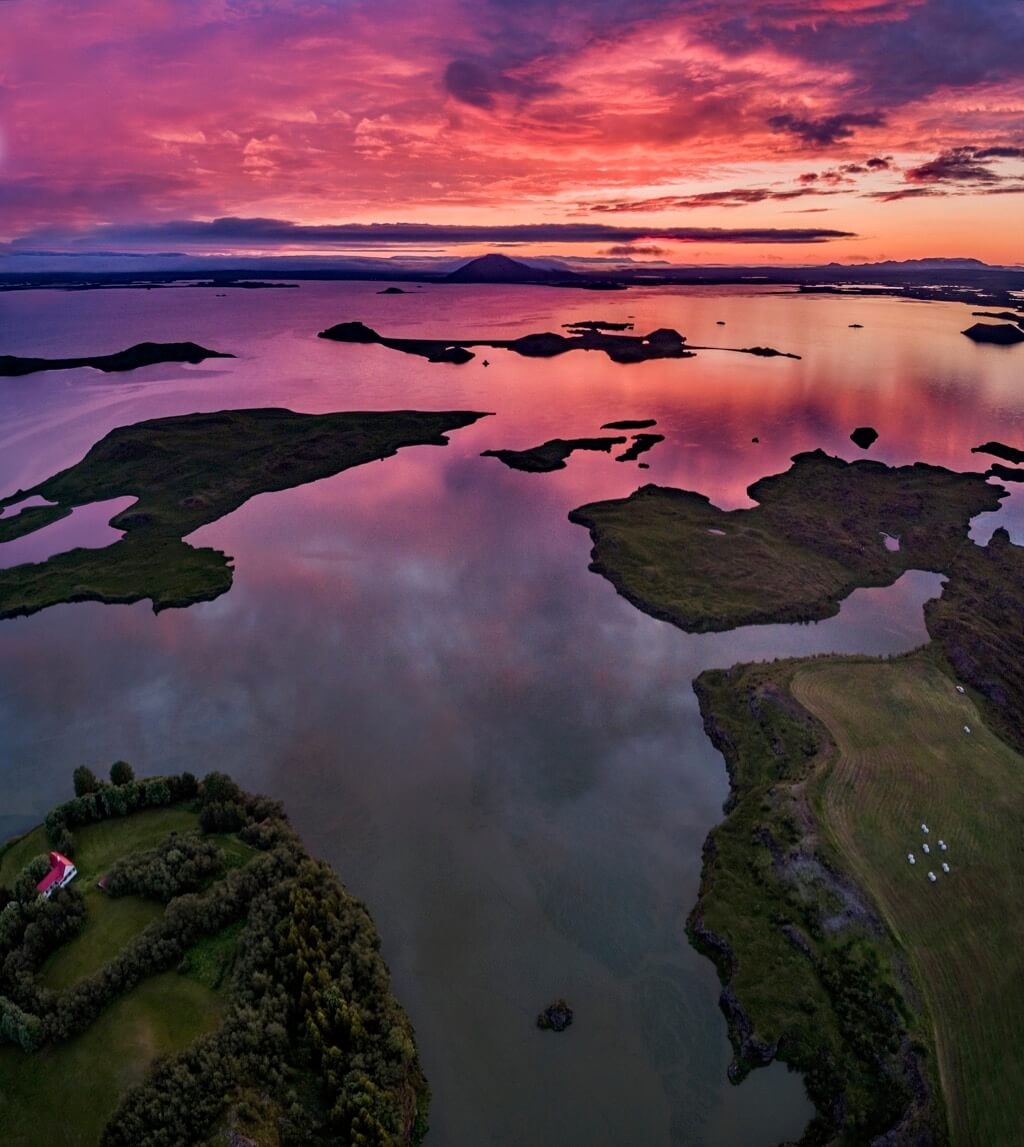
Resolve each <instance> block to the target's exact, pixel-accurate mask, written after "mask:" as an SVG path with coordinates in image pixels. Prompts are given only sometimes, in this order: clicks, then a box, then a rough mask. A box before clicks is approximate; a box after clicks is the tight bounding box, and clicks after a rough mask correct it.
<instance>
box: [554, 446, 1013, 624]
mask: <svg viewBox="0 0 1024 1147" xmlns="http://www.w3.org/2000/svg"><path fill="white" fill-rule="evenodd" d="M747 492H748V494H749V495H750V497H751V498H753V499H754V500H755V501H756V502H758V503H759V505H757V506H755V507H754V508H753V509H749V510H730V511H727V510H720V509H719V508H718V507H717V506H714V505H712V504H711V502H710V501H709V499H708V498H707V497H705V496H704V495H703V494H697V493H693V492H691V491H688V490H675V489H669V488H666V487H661V486H644V487H642V488H641V489H639V490H637V491H636V492H635V493H634V494H632V495H630V497H628V498H621V499H615V500H611V501H606V502H593V503H591V504H590V505H586V506H581V507H579V508H578V509H576V510H573V511H572V512H571V513H570V514H569V520H570V521H572V522H576V523H577V524H579V525H582V526H586V527H587V528H588V529H589V530H590V534H591V537H592V539H593V542H594V548H593V552H592V555H591V557H592V561H591V567H590V568H591V569H592V570H594V571H595V572H596V573H600V574H603V575H604V576H605V577H606V578H608V580H609V581H611V582H612V584H613V585H614V586H615V588H616V589H617V590H618V591H619V593H621V594H622V595H623V596H624V597H625V598H626V599H627V600H629V601H630V602H632V603H633V604H634V605H636V606H637V608H639V609H642V610H643V611H644V612H645V613H649V614H651V615H652V616H654V617H658V618H661V619H663V620H665V621H670V622H672V623H673V624H674V625H678V626H679V627H680V628H682V629H685V630H686V631H687V632H689V633H706V632H720V631H722V630H727V629H734V628H736V627H737V626H741V625H759V624H768V623H772V622H796V621H816V620H819V619H821V618H825V617H831V616H832V615H834V614H835V613H837V612H838V611H839V605H840V602H841V601H842V600H843V599H844V598H845V597H847V596H848V595H849V594H850V593H851V592H852V591H853V590H854V589H857V588H859V587H861V586H882V585H891V584H892V583H893V582H894V581H896V579H897V578H898V577H900V575H901V574H903V573H904V572H906V571H907V570H910V569H924V570H934V571H937V572H942V571H945V570H946V569H948V568H949V566H950V565H951V563H952V561H953V559H954V558H955V556H956V554H957V552H958V551H959V549H960V548H961V547H962V546H964V545H966V544H968V538H967V529H968V525H969V522H970V520H971V518H972V517H974V515H976V514H980V513H982V512H984V511H986V510H996V509H998V508H999V503H1000V499H1002V498H1004V497H1006V492H1005V491H1004V490H1001V489H1000V488H999V487H996V486H992V485H990V484H989V483H988V482H987V481H986V480H985V477H984V475H981V474H958V473H954V472H953V471H951V470H945V469H942V468H941V467H938V466H926V465H924V464H922V463H917V464H916V465H913V466H900V467H895V468H893V467H888V466H885V465H884V464H882V463H880V462H873V461H868V460H861V461H857V462H849V463H848V462H844V461H842V460H841V459H839V458H832V457H830V456H829V455H827V454H825V453H824V452H822V451H820V450H816V451H813V452H811V453H807V454H798V455H797V456H796V457H795V458H794V459H793V466H792V467H791V468H790V469H789V470H787V471H786V472H785V473H783V474H776V475H774V476H772V477H768V478H762V479H761V480H760V481H758V482H755V483H754V484H753V485H752V486H750V488H749V489H748V491H747ZM883 534H887V535H889V536H890V537H893V538H896V539H898V540H899V548H898V549H896V550H890V549H888V548H887V547H886V546H885V544H884V539H883Z"/></svg>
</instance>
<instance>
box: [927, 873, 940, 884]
mask: <svg viewBox="0 0 1024 1147" xmlns="http://www.w3.org/2000/svg"><path fill="white" fill-rule="evenodd" d="M928 879H929V880H930V881H931V882H932V884H934V883H935V881H936V880H938V877H937V876H936V875H935V873H934V872H929V873H928Z"/></svg>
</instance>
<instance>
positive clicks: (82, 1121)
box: [0, 806, 253, 1147]
mask: <svg viewBox="0 0 1024 1147" xmlns="http://www.w3.org/2000/svg"><path fill="white" fill-rule="evenodd" d="M197 826H198V817H197V815H196V814H195V813H194V812H192V811H190V810H189V809H186V808H184V807H181V806H173V807H170V808H159V809H146V810H144V811H142V812H137V813H133V814H132V815H130V816H128V817H123V818H118V819H115V820H109V821H101V822H100V823H98V824H92V825H86V826H83V827H82V828H79V829H76V830H75V857H74V860H75V864H76V866H77V868H78V876H77V877H76V879H75V882H74V886H75V887H76V888H77V889H78V890H79V891H80V892H81V894H82V896H83V897H84V898H85V904H86V919H85V924H84V926H83V928H82V931H81V932H80V933H79V934H78V935H77V936H75V937H74V938H73V939H72V940H71V941H70V942H69V943H67V944H65V945H63V946H62V947H61V948H59V949H58V950H57V951H56V952H55V953H54V954H53V955H52V956H51V957H50V959H49V960H48V961H47V962H46V964H45V965H44V966H43V968H42V969H41V971H40V978H41V979H42V982H43V983H44V984H45V985H46V986H47V987H51V988H54V989H58V990H59V989H61V988H66V987H69V986H71V985H72V984H74V983H76V982H77V981H78V980H80V979H81V978H82V977H83V976H87V975H90V974H91V973H92V972H95V971H97V970H98V969H99V968H101V967H102V966H103V965H104V964H105V963H106V962H107V961H108V960H110V959H112V958H113V957H114V956H115V955H116V954H117V953H118V952H119V951H120V950H121V948H122V947H123V946H124V944H125V943H126V942H127V941H128V940H130V939H131V937H132V936H134V935H135V934H136V933H138V932H141V931H142V929H143V928H145V927H146V925H147V924H149V923H150V921H151V920H154V919H155V918H156V917H158V916H159V915H160V914H161V913H162V912H163V906H162V905H161V904H158V903H157V902H155V901H150V900H144V899H142V898H141V897H135V896H125V897H120V898H118V899H112V898H111V897H109V896H107V895H106V893H104V892H103V891H101V890H100V889H99V888H98V887H97V886H96V881H97V880H98V879H99V877H100V876H102V875H103V874H104V872H106V871H107V869H109V868H110V866H111V865H112V864H113V863H114V861H115V860H118V859H120V858H121V857H124V856H128V855H130V854H131V853H133V852H139V851H143V850H145V849H149V848H154V847H155V846H156V845H158V844H159V843H160V842H161V841H163V840H165V839H166V838H167V837H168V836H169V835H170V834H171V833H172V832H189V831H191V830H193V829H195V828H196V827H197ZM218 843H220V844H221V845H222V847H224V848H225V850H226V852H227V853H228V860H229V863H234V864H241V863H245V861H246V860H247V859H248V857H249V856H251V854H252V852H253V850H252V849H251V848H249V847H248V846H247V845H244V844H242V843H241V842H240V841H238V840H237V838H234V837H223V838H218ZM48 851H49V845H48V843H47V840H46V834H45V831H44V829H43V828H42V827H39V828H36V829H33V830H32V831H31V832H29V833H27V834H25V836H22V837H19V838H18V839H17V840H15V841H12V842H10V844H8V845H7V847H6V848H5V849H4V851H3V852H2V853H0V883H6V884H10V883H13V881H14V880H15V879H16V877H17V875H18V873H19V872H20V871H21V869H22V868H23V867H24V866H25V865H26V864H27V863H28V862H29V861H30V860H31V859H32V858H33V857H34V856H37V855H39V854H40V853H42V852H48ZM236 933H237V928H236V929H235V930H234V931H233V932H231V936H232V937H234V936H235V935H236ZM218 940H219V938H217V937H215V938H212V939H210V940H207V941H205V942H204V944H205V947H204V948H203V951H205V948H209V947H211V946H215V945H216V943H217V941H218ZM197 955H202V953H201V952H200V953H197ZM222 962H223V961H222ZM203 970H204V968H203V967H199V968H198V970H197V971H196V972H195V973H194V974H190V975H187V976H186V975H180V974H179V973H177V972H163V973H160V974H158V975H156V976H151V977H149V978H148V979H146V980H144V981H143V982H142V983H141V984H139V985H138V987H136V988H135V989H133V990H132V991H131V992H129V993H128V995H126V996H124V997H122V998H120V999H118V1000H116V1001H115V1002H114V1003H113V1004H112V1005H111V1006H110V1007H109V1008H106V1009H105V1010H104V1011H103V1012H102V1013H101V1015H100V1016H99V1018H98V1019H97V1020H96V1022H95V1023H94V1024H92V1025H91V1026H90V1027H89V1028H88V1029H87V1030H86V1031H85V1032H83V1033H82V1034H81V1035H79V1036H76V1037H75V1038H74V1039H72V1040H70V1041H69V1042H67V1043H62V1044H58V1045H56V1046H54V1047H50V1048H47V1049H45V1050H44V1051H42V1052H40V1053H37V1054H35V1055H31V1056H28V1055H25V1054H24V1053H23V1052H21V1050H20V1049H17V1048H14V1047H9V1046H5V1047H0V1144H2V1145H3V1147H35V1145H36V1144H40V1143H46V1144H52V1145H56V1147H94V1145H95V1144H96V1143H98V1142H99V1137H100V1133H101V1132H102V1130H103V1127H104V1125H105V1123H106V1122H107V1120H108V1119H109V1118H110V1116H111V1114H112V1113H113V1111H114V1109H115V1108H116V1107H117V1104H118V1102H119V1100H120V1098H121V1096H122V1095H123V1094H124V1092H125V1091H126V1090H127V1089H128V1088H129V1087H132V1086H134V1085H135V1084H136V1083H140V1082H141V1081H142V1080H143V1078H144V1077H145V1075H146V1072H147V1071H148V1069H149V1066H150V1064H151V1063H152V1062H153V1060H154V1059H155V1058H156V1057H157V1056H158V1055H164V1054H169V1053H173V1052H176V1051H180V1050H181V1049H183V1048H185V1047H187V1046H188V1045H189V1044H190V1043H191V1042H192V1041H193V1040H194V1039H195V1038H196V1036H198V1035H201V1034H202V1033H204V1032H207V1031H212V1030H213V1029H214V1028H216V1027H217V1025H218V1024H219V1023H220V1018H221V1011H222V1006H223V1004H222V996H221V993H220V992H218V991H215V990H213V987H214V986H220V983H221V981H222V980H223V975H221V976H220V977H218V978H217V979H214V978H212V977H211V976H210V975H203V974H200V973H201V972H203Z"/></svg>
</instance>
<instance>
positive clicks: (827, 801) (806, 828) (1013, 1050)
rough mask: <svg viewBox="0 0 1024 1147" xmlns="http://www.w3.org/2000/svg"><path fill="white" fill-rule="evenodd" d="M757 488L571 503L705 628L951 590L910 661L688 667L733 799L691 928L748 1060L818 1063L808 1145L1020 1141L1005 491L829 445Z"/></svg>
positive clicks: (1019, 664) (596, 559)
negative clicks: (996, 523) (742, 495)
mask: <svg viewBox="0 0 1024 1147" xmlns="http://www.w3.org/2000/svg"><path fill="white" fill-rule="evenodd" d="M749 493H750V495H751V497H752V498H754V499H755V500H756V501H757V502H758V503H759V505H758V506H757V507H755V508H754V509H751V510H737V511H732V512H724V511H721V510H719V509H717V508H716V507H714V506H712V505H711V503H710V502H709V501H708V499H707V498H705V497H703V496H701V495H699V494H694V493H690V492H687V491H682V490H670V489H661V488H658V487H654V486H648V487H644V488H643V489H641V490H638V491H637V492H636V493H635V494H633V495H632V496H631V497H630V498H626V499H621V500H618V501H610V502H602V503H594V504H593V505H590V506H584V507H581V508H580V509H579V510H576V511H573V513H572V514H571V515H570V518H571V520H572V521H575V522H578V523H580V524H582V525H585V526H587V527H588V528H589V529H590V531H591V535H592V538H593V540H594V551H593V565H592V568H593V569H594V570H595V571H597V572H600V573H602V574H604V575H605V576H606V577H608V578H609V579H610V580H611V581H612V582H613V584H614V585H615V587H616V588H617V589H618V591H619V592H620V593H622V594H623V595H624V596H625V597H627V598H628V599H629V600H630V601H631V602H633V604H635V605H636V606H637V607H638V608H640V609H642V610H644V611H645V612H647V613H650V614H652V615H653V616H655V617H659V618H663V619H665V620H668V621H671V622H672V623H674V624H676V625H679V626H681V627H682V628H684V629H686V630H688V631H717V630H725V629H731V628H734V627H736V626H739V625H744V624H755V623H772V622H782V621H797V620H811V619H815V618H820V617H826V616H829V615H830V614H834V613H835V612H836V611H837V610H838V607H839V603H840V601H841V600H842V599H843V598H845V597H846V596H847V595H848V594H849V593H850V592H851V590H853V589H854V588H856V587H858V586H868V585H886V584H890V583H892V582H893V581H895V580H896V578H897V577H898V576H899V575H900V574H901V573H902V572H904V571H905V570H908V569H927V570H934V571H937V572H941V573H944V574H945V575H946V577H947V581H946V583H945V584H944V586H943V591H942V594H941V596H940V597H939V598H938V599H936V600H934V601H931V602H929V603H927V605H926V607H925V620H926V624H927V627H928V631H929V634H930V635H931V638H932V641H931V643H930V644H929V645H928V646H927V647H925V649H923V650H921V651H918V652H917V653H914V654H912V655H908V656H906V657H904V658H901V659H898V660H894V661H884V660H880V659H872V658H866V657H860V658H851V657H843V658H837V657H829V658H818V659H813V658H812V659H803V660H795V661H788V662H774V663H771V664H760V665H739V666H735V667H733V668H732V669H729V670H709V671H706V672H705V673H703V674H701V676H700V677H699V678H698V679H697V681H696V682H695V689H696V691H697V695H698V698H699V701H700V706H701V712H702V715H703V717H704V723H705V728H706V730H707V732H708V734H709V736H710V737H711V739H712V741H713V743H714V744H715V745H716V746H717V747H718V748H719V749H720V750H721V752H722V753H723V755H724V757H725V761H726V766H727V768H728V771H729V778H730V793H731V795H730V798H729V801H728V803H727V805H726V810H725V814H726V815H725V818H724V820H723V821H722V823H721V824H720V825H718V826H717V827H716V828H715V829H714V830H713V831H712V832H711V834H710V835H709V837H708V840H707V843H706V846H705V852H704V866H703V872H702V879H701V889H700V895H699V898H698V903H697V905H696V906H695V908H694V910H693V912H692V913H691V916H690V919H689V922H688V929H689V934H690V938H691V941H692V942H693V943H694V945H695V946H696V947H697V948H698V949H699V950H700V951H702V952H704V953H705V954H706V955H707V956H708V957H709V958H710V959H712V960H713V961H714V963H715V964H716V966H717V968H718V971H719V975H720V977H721V980H722V984H723V990H722V995H721V1006H722V1010H723V1012H724V1013H725V1016H726V1020H727V1024H728V1029H729V1035H730V1039H731V1042H732V1045H733V1049H734V1053H735V1058H734V1061H733V1064H732V1066H731V1068H730V1075H731V1077H732V1078H733V1079H734V1080H737V1081H738V1080H740V1079H742V1078H743V1076H744V1075H745V1074H746V1073H747V1072H749V1071H750V1070H751V1069H753V1068H756V1067H758V1066H762V1065H764V1064H766V1063H769V1062H771V1061H772V1060H773V1059H779V1060H781V1061H783V1062H785V1063H787V1064H789V1065H790V1066H791V1067H793V1068H794V1069H796V1070H798V1071H800V1072H801V1073H802V1074H803V1076H804V1079H805V1083H806V1086H807V1090H808V1094H809V1095H810V1097H811V1099H812V1100H813V1102H814V1104H815V1107H816V1110H817V1114H816V1117H815V1118H814V1120H812V1122H811V1123H810V1125H809V1126H808V1128H807V1129H806V1131H805V1133H804V1135H803V1136H802V1138H801V1144H803V1145H806V1147H810V1145H812V1144H814V1145H825V1144H830V1145H831V1144H835V1145H837V1147H838V1145H850V1147H853V1145H859V1144H868V1143H875V1142H882V1141H885V1142H890V1141H892V1142H899V1143H915V1144H918V1143H921V1144H925V1143H927V1144H936V1145H940V1144H944V1143H947V1142H951V1143H952V1144H954V1145H955V1147H961V1145H967V1147H987V1145H988V1144H994V1143H1000V1144H1002V1143H1007V1144H1009V1143H1013V1142H1021V1141H1022V1140H1021V1138H1020V1132H1019V1129H1020V1128H1021V1127H1022V1126H1024V1101H1021V1099H1020V1098H1019V1094H1018V1091H1019V1089H1018V1088H1017V1082H1018V1079H1019V1076H1020V1072H1021V1070H1022V1069H1024V1042H1022V1040H1021V1038H1020V1035H1019V1032H1020V1031H1021V1029H1022V1028H1024V988H1022V987H1021V984H1022V983H1024V977H1022V975H1021V973H1022V972H1024V957H1022V956H1021V955H1020V953H1021V952H1022V950H1024V927H1022V926H1021V925H1020V924H1019V918H1020V917H1019V911H1018V906H1019V903H1020V900H1021V893H1022V892H1024V887H1022V885H1024V858H1022V854H1021V851H1020V848H1019V846H1018V843H1017V842H1018V841H1019V829H1018V826H1019V823H1020V820H1021V817H1022V816H1024V756H1022V755H1021V754H1022V751H1024V734H1022V733H1021V729H1022V727H1024V629H1022V627H1021V624H1020V618H1021V616H1022V611H1024V548H1022V547H1019V546H1014V545H1012V544H1011V542H1010V539H1009V536H1008V535H1007V533H1006V531H1005V530H996V532H995V534H994V535H993V537H992V539H991V540H990V541H989V543H988V544H987V545H985V546H980V545H977V544H975V543H974V542H973V541H971V539H970V538H969V536H968V527H969V524H970V521H971V518H972V517H973V516H975V515H976V514H979V513H981V512H983V511H986V510H994V509H997V508H998V506H999V503H1000V499H1001V498H1003V497H1005V496H1006V495H1005V491H1003V490H1001V489H1000V488H998V487H994V486H991V485H989V484H988V483H987V482H986V481H985V478H984V476H983V475H978V474H956V473H952V472H950V471H948V470H943V469H940V468H937V467H932V466H925V465H920V464H918V465H915V466H908V467H900V468H890V467H887V466H884V465H882V464H881V463H877V462H871V461H859V462H855V463H852V464H848V463H845V462H842V461H840V460H839V459H835V458H829V457H828V456H827V455H825V454H823V453H821V452H820V451H818V452H815V453H813V454H803V455H798V456H797V457H796V458H795V459H794V464H793V467H792V468H791V469H790V470H789V471H787V472H786V473H785V474H780V475H776V476H774V477H771V478H765V479H762V480H761V481H759V482H756V483H755V484H754V485H753V486H751V487H750V490H749ZM883 533H884V534H887V535H889V536H890V537H894V538H897V539H898V541H899V548H898V549H890V548H888V547H887V546H886V545H885V544H884V539H883V537H882V535H883ZM958 685H959V686H960V689H962V692H961V691H958V688H957V686H958ZM965 725H967V726H969V728H970V729H971V732H970V733H966V732H965V731H964V726H965ZM922 821H923V822H925V823H928V824H929V827H930V828H932V833H931V834H930V839H931V840H932V841H934V842H935V844H934V845H932V847H933V848H934V849H935V854H934V855H932V854H929V853H925V852H924V851H923V848H922V847H921V845H922V843H923V839H922V833H921V831H920V828H919V826H920V824H921V822H922ZM940 837H941V838H942V839H944V840H945V841H946V843H947V845H948V846H949V852H948V854H944V853H941V850H939V849H938V845H937V842H938V840H939V839H940ZM924 839H928V838H927V837H925V838H924ZM909 852H914V853H915V856H916V859H917V863H916V864H915V865H910V864H909V862H908V860H907V854H908V853H909ZM944 861H945V862H946V863H948V864H949V865H950V872H949V873H946V872H943V871H942V868H941V865H942V863H943V862H944ZM930 870H931V871H934V872H935V873H936V880H935V881H934V882H931V881H929V880H928V876H927V874H928V872H929V871H930ZM893 1136H895V1139H893V1138H892V1137H893Z"/></svg>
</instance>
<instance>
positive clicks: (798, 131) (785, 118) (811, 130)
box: [768, 112, 885, 147]
mask: <svg viewBox="0 0 1024 1147" xmlns="http://www.w3.org/2000/svg"><path fill="white" fill-rule="evenodd" d="M884 123H885V116H883V115H882V114H881V113H880V112H841V113H839V114H838V115H828V116H819V117H818V118H817V119H813V118H811V117H810V116H800V115H794V114H793V113H792V112H780V113H779V114H778V115H773V116H769V117H768V126H769V127H771V128H774V129H775V130H776V131H782V132H788V133H789V134H790V135H795V136H796V137H797V139H799V140H800V141H801V143H805V144H807V146H808V147H831V146H832V145H833V144H836V143H841V142H842V141H843V140H844V139H851V138H852V137H853V135H854V130H855V129H856V128H858V127H881V126H882V125H883V124H884Z"/></svg>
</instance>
